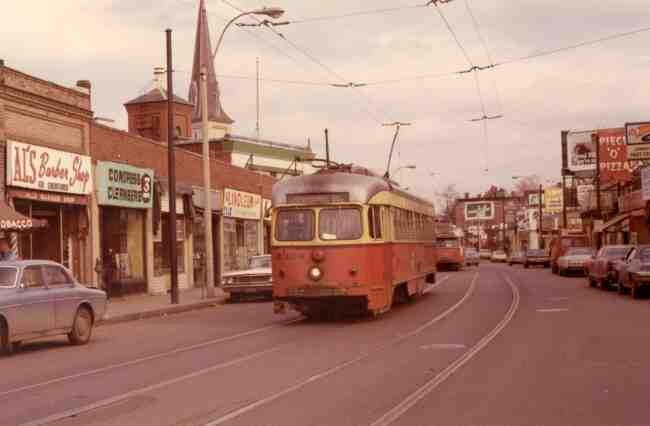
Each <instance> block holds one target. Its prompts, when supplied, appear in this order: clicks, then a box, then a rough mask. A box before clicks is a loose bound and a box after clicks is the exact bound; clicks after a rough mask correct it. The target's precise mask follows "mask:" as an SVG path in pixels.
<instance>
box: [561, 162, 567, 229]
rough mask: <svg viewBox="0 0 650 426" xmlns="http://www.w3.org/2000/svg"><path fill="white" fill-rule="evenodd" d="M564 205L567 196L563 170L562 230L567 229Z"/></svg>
mask: <svg viewBox="0 0 650 426" xmlns="http://www.w3.org/2000/svg"><path fill="white" fill-rule="evenodd" d="M566 203H567V196H566V175H565V174H564V170H563V171H562V229H567V228H568V226H567V223H566V221H567V219H566Z"/></svg>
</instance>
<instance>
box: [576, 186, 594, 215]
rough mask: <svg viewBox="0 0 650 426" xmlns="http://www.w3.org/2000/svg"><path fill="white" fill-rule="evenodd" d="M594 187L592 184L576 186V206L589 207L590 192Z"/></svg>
mask: <svg viewBox="0 0 650 426" xmlns="http://www.w3.org/2000/svg"><path fill="white" fill-rule="evenodd" d="M595 190H596V189H595V187H594V185H578V187H577V193H578V206H579V207H580V208H581V209H587V210H588V209H589V208H590V203H591V193H592V192H594V191H595Z"/></svg>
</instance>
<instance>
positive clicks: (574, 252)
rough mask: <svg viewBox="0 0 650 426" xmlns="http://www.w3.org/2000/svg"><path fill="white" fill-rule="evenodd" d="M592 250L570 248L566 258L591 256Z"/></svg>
mask: <svg viewBox="0 0 650 426" xmlns="http://www.w3.org/2000/svg"><path fill="white" fill-rule="evenodd" d="M593 252H594V251H593V250H592V249H590V248H587V247H582V248H571V249H569V250H568V251H567V253H566V254H567V256H585V255H586V256H591V255H592V254H593Z"/></svg>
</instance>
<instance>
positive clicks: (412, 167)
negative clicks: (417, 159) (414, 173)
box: [391, 164, 417, 175]
mask: <svg viewBox="0 0 650 426" xmlns="http://www.w3.org/2000/svg"><path fill="white" fill-rule="evenodd" d="M404 169H409V170H415V169H417V166H416V165H415V164H407V165H406V166H400V167H398V168H397V169H395V171H394V172H392V173H391V174H392V175H396V174H397V172H399V171H400V170H404Z"/></svg>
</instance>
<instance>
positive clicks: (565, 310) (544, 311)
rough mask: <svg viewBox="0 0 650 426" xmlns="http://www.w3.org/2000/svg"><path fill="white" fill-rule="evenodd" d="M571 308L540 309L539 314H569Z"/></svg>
mask: <svg viewBox="0 0 650 426" xmlns="http://www.w3.org/2000/svg"><path fill="white" fill-rule="evenodd" d="M568 311H569V308H548V309H538V310H537V312H539V313H543V314H544V313H549V312H568Z"/></svg>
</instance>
